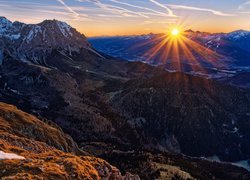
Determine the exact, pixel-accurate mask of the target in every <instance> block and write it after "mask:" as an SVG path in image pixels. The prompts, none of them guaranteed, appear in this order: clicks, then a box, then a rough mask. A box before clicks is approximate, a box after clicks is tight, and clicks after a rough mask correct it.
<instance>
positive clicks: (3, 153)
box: [0, 151, 25, 160]
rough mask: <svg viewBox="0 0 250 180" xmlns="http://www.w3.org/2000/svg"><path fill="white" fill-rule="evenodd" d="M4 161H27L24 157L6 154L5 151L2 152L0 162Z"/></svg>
mask: <svg viewBox="0 0 250 180" xmlns="http://www.w3.org/2000/svg"><path fill="white" fill-rule="evenodd" d="M3 159H25V158H24V157H22V156H18V155H16V154H13V153H5V152H3V151H0V160H3Z"/></svg>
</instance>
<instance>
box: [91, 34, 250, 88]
mask: <svg viewBox="0 0 250 180" xmlns="http://www.w3.org/2000/svg"><path fill="white" fill-rule="evenodd" d="M183 37H184V38H182V40H181V42H179V51H180V52H179V56H180V57H175V56H173V55H171V52H168V51H171V47H172V46H173V43H172V44H171V41H166V40H167V39H168V38H169V37H168V35H167V34H152V33H151V34H146V35H137V36H115V37H94V38H89V41H90V42H91V44H92V45H93V46H94V47H95V48H96V49H97V50H98V51H100V52H103V53H105V54H109V55H110V56H113V57H117V58H120V59H124V60H129V61H142V62H146V63H148V64H151V65H153V66H158V67H161V68H164V69H166V70H167V71H170V72H173V71H181V72H185V73H189V74H192V75H195V76H200V77H205V78H208V79H216V80H219V81H221V82H226V83H227V84H231V85H236V86H240V87H245V88H249V81H246V80H245V78H246V77H247V78H248V79H249V78H250V76H249V69H250V61H249V60H250V49H249V44H250V32H249V31H244V30H238V31H234V32H231V33H214V34H213V33H206V32H200V31H192V30H186V31H185V32H183ZM170 39H171V38H170ZM187 49H188V50H187ZM167 52H168V53H167ZM188 53H189V54H188ZM190 54H191V55H190ZM178 59H181V61H180V60H178ZM236 78H237V79H239V78H240V79H241V81H238V82H236V81H235V79H236ZM239 82H240V83H239Z"/></svg>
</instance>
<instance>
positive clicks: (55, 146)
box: [0, 103, 140, 180]
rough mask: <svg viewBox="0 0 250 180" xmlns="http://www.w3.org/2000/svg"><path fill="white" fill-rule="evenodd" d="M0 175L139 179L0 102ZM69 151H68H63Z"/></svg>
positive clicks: (31, 117)
mask: <svg viewBox="0 0 250 180" xmlns="http://www.w3.org/2000/svg"><path fill="white" fill-rule="evenodd" d="M0 124H1V127H0V150H1V152H5V153H1V154H0V156H3V154H4V155H5V156H3V157H1V158H0V177H1V178H3V179H41V178H45V179H103V180H105V179H126V178H128V179H134V180H138V179H140V178H139V177H138V176H133V175H131V174H129V173H128V174H126V175H125V176H124V177H123V176H122V175H121V173H120V171H119V170H118V169H117V168H115V167H113V166H111V165H110V164H109V163H107V162H106V161H104V160H102V159H99V158H95V157H90V156H76V155H75V154H78V155H84V152H83V151H81V150H79V149H78V147H77V146H76V144H75V143H74V142H73V140H72V139H71V138H70V137H69V136H68V135H65V134H64V133H63V132H62V131H61V130H60V129H59V128H58V127H56V126H55V125H54V124H52V125H49V124H47V123H44V122H42V121H41V120H39V119H37V118H35V117H34V116H32V115H29V114H27V113H24V112H22V111H20V110H18V109H17V108H16V107H14V106H11V105H8V104H4V103H0ZM67 152H70V153H67Z"/></svg>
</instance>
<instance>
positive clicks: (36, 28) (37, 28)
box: [26, 25, 42, 43]
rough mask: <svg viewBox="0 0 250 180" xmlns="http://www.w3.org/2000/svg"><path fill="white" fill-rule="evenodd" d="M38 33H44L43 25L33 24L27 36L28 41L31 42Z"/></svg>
mask: <svg viewBox="0 0 250 180" xmlns="http://www.w3.org/2000/svg"><path fill="white" fill-rule="evenodd" d="M38 33H42V28H41V26H38V25H36V26H33V27H32V29H31V30H30V32H29V34H28V36H27V38H26V42H27V43H29V42H30V41H32V39H33V38H34V37H36V36H37V34H38Z"/></svg>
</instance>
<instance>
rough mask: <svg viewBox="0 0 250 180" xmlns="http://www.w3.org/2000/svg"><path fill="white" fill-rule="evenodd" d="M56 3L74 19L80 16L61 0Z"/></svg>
mask: <svg viewBox="0 0 250 180" xmlns="http://www.w3.org/2000/svg"><path fill="white" fill-rule="evenodd" d="M57 2H59V3H60V4H62V5H63V6H64V7H65V8H66V10H68V11H69V12H70V13H71V14H73V17H74V18H77V17H79V16H80V14H78V13H77V12H76V11H74V10H73V9H72V8H71V7H69V6H68V5H67V4H66V3H65V2H64V1H63V0H57Z"/></svg>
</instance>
